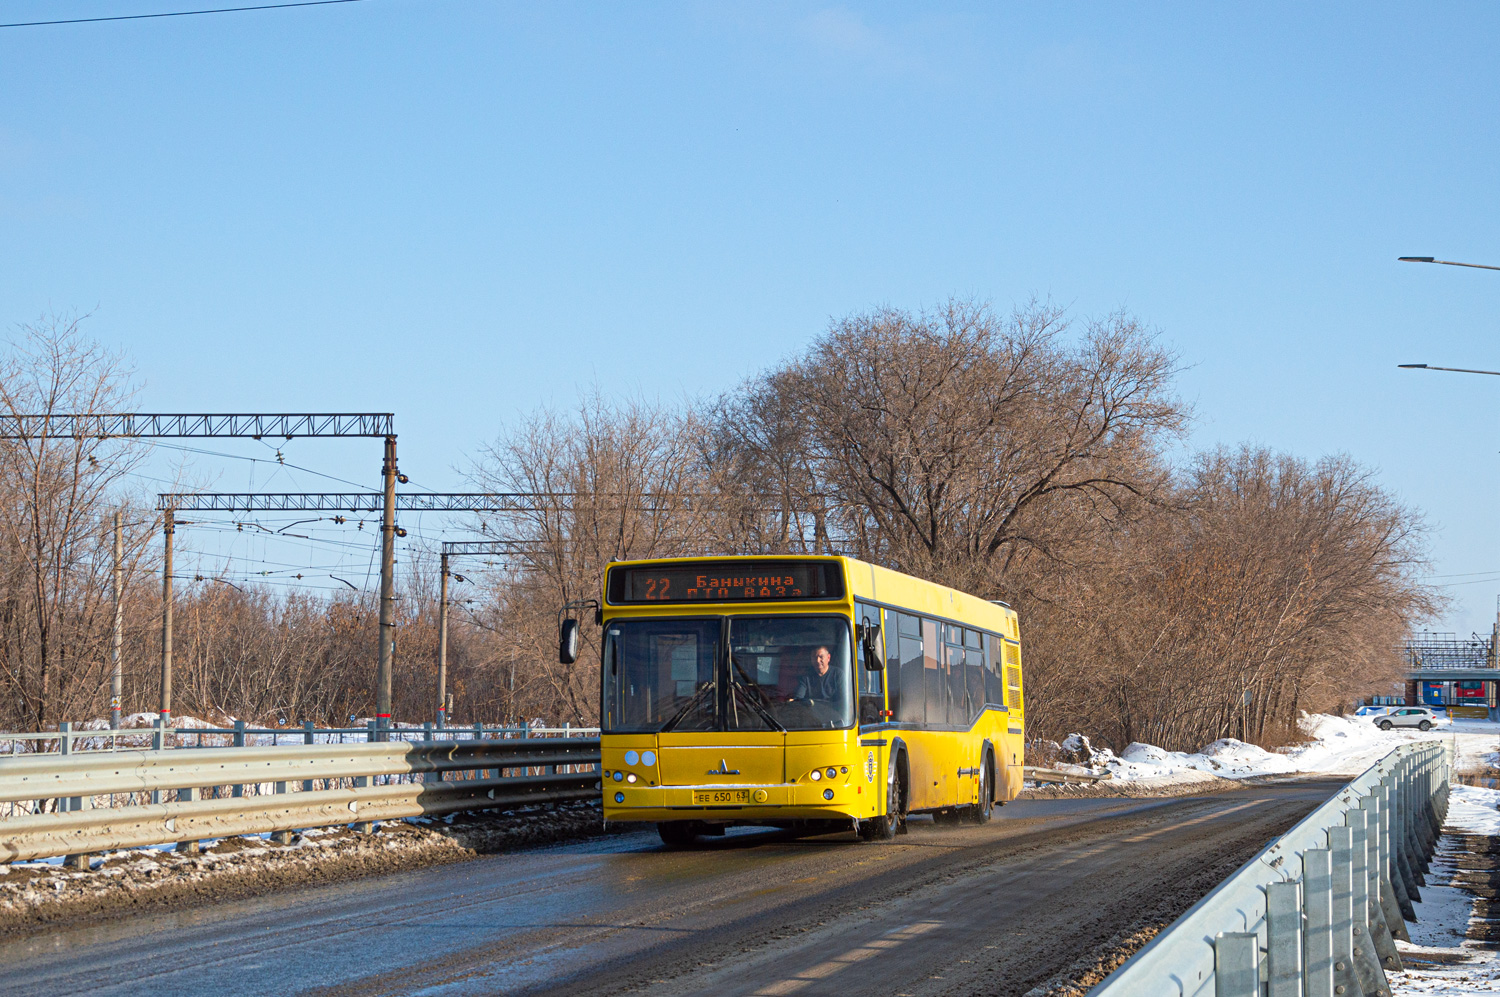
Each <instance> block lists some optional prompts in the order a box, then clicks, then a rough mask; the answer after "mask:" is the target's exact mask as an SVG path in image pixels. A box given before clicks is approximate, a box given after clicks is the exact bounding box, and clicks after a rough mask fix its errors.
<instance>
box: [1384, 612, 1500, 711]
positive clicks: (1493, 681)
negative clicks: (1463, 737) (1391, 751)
mask: <svg viewBox="0 0 1500 997" xmlns="http://www.w3.org/2000/svg"><path fill="white" fill-rule="evenodd" d="M1405 650H1406V702H1407V703H1408V704H1411V705H1416V704H1421V705H1423V706H1442V707H1446V708H1447V709H1448V713H1449V715H1450V716H1453V717H1470V718H1475V719H1490V720H1500V708H1497V706H1500V698H1497V697H1500V617H1497V620H1496V625H1495V629H1494V630H1491V631H1490V633H1489V635H1488V636H1480V635H1479V634H1472V635H1470V636H1469V637H1467V638H1460V637H1459V636H1458V635H1457V634H1451V633H1431V632H1427V631H1424V632H1422V633H1419V634H1417V635H1416V636H1414V637H1412V638H1411V639H1410V640H1408V641H1407V642H1406V649H1405Z"/></svg>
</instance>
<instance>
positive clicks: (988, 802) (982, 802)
mask: <svg viewBox="0 0 1500 997" xmlns="http://www.w3.org/2000/svg"><path fill="white" fill-rule="evenodd" d="M993 762H994V756H993V755H991V754H990V750H989V749H988V748H985V749H984V761H983V762H982V763H981V764H980V766H979V802H978V803H976V804H974V805H973V806H972V807H968V808H967V809H968V812H967V813H966V814H964V816H965V817H968V818H969V820H970V821H971V822H972V823H975V824H985V823H988V822H989V819H990V815H991V814H993V813H994V812H995V792H994V790H993V789H992V788H991V787H990V769H991V768H993V767H994V765H993Z"/></svg>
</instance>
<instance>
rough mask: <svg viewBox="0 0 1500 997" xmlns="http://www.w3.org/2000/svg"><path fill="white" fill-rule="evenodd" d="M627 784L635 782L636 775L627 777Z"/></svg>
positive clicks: (631, 774) (632, 774)
mask: <svg viewBox="0 0 1500 997" xmlns="http://www.w3.org/2000/svg"><path fill="white" fill-rule="evenodd" d="M625 781H626V782H635V773H634V772H632V773H630V774H629V775H627V776H626V777H625Z"/></svg>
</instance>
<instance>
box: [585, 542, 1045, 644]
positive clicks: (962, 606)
mask: <svg viewBox="0 0 1500 997" xmlns="http://www.w3.org/2000/svg"><path fill="white" fill-rule="evenodd" d="M741 561H744V562H752V561H781V562H787V561H825V562H826V561H838V562H840V563H841V564H842V565H843V568H844V576H845V578H846V579H847V580H848V589H849V591H848V593H847V595H846V597H845V599H844V600H842V601H844V602H849V601H850V599H851V598H852V599H861V600H865V601H869V602H875V603H879V604H880V605H882V606H887V607H892V608H895V609H905V610H909V611H911V612H913V613H920V614H921V615H923V616H931V617H937V618H939V619H947V620H956V621H960V622H964V623H968V624H970V625H972V626H974V627H976V628H980V629H984V630H991V631H994V632H996V633H1001V634H1005V635H1007V636H1009V637H1011V638H1013V639H1019V633H1018V629H1017V619H1016V611H1015V610H1014V609H1012V608H1011V607H1010V606H1008V605H1006V604H1005V603H1003V602H996V601H991V600H987V599H982V598H980V597H979V596H976V595H970V594H969V593H967V592H961V591H959V590H958V589H954V588H949V587H948V586H946V585H939V584H937V583H936V582H929V581H924V580H923V579H921V578H917V577H915V576H914V575H908V574H904V573H902V572H900V571H893V570H891V569H890V568H883V567H881V566H880V565H878V564H871V563H870V562H868V561H861V560H858V559H857V558H853V557H846V556H844V555H842V554H721V555H706V556H696V557H652V558H641V559H637V560H630V561H611V562H610V563H609V564H608V565H607V566H606V584H607V572H608V569H609V568H614V567H630V566H635V565H645V564H682V563H691V562H699V563H703V562H711V563H718V564H723V563H733V562H741ZM675 605H679V606H680V605H682V604H681V603H676V604H675ZM745 605H746V604H744V603H739V604H737V608H744V607H745ZM611 608H614V607H611ZM630 608H631V609H641V608H645V607H641V606H639V605H636V606H632V607H630Z"/></svg>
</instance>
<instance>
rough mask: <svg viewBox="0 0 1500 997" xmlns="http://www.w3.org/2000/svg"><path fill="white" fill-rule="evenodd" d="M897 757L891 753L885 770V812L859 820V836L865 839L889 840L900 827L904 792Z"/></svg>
mask: <svg viewBox="0 0 1500 997" xmlns="http://www.w3.org/2000/svg"><path fill="white" fill-rule="evenodd" d="M897 758H898V756H897V755H895V754H892V755H891V762H890V767H889V768H888V769H887V770H886V777H885V813H884V814H882V815H881V816H879V817H871V818H870V819H869V820H862V821H860V822H859V836H860V837H861V838H863V839H864V840H866V841H890V840H891V839H892V838H894V837H895V836H896V834H897V832H898V831H899V830H900V828H901V800H902V798H903V797H904V796H905V795H906V794H905V793H904V792H902V785H901V770H900V769H899V768H898V767H897Z"/></svg>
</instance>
